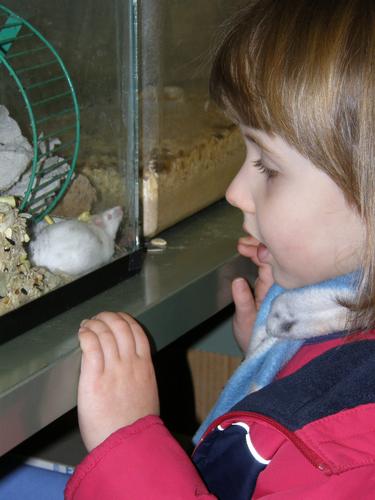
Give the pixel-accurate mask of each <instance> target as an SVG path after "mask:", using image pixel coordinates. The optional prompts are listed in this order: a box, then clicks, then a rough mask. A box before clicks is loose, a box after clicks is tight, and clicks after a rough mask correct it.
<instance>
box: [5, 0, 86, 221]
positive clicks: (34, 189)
mask: <svg viewBox="0 0 375 500" xmlns="http://www.w3.org/2000/svg"><path fill="white" fill-rule="evenodd" d="M1 65H2V66H3V67H4V69H6V70H7V71H8V73H9V74H10V75H11V77H12V79H13V80H14V82H15V83H16V85H17V87H18V90H19V92H20V94H21V97H22V100H23V103H24V105H25V106H26V110H27V121H28V126H29V130H28V134H29V139H30V141H31V143H32V146H33V158H32V165H31V175H30V180H29V182H28V186H27V188H26V189H25V193H24V195H23V198H22V200H21V203H20V211H21V212H27V213H29V214H30V215H31V216H32V217H33V219H34V220H36V221H39V220H41V219H42V218H43V217H44V216H46V215H47V214H48V213H49V212H50V211H51V210H53V208H54V207H55V206H56V204H57V203H58V202H59V200H60V199H61V198H62V197H63V196H64V194H65V192H66V190H67V188H68V187H69V184H70V182H71V180H72V175H73V172H74V170H75V167H76V163H77V157H78V152H79V143H80V113H79V106H78V101H77V96H76V93H75V90H74V87H73V84H72V81H71V78H70V76H69V74H68V71H67V69H66V67H65V65H64V63H63V61H62V59H61V57H60V56H59V54H58V53H57V52H56V50H55V49H54V47H53V46H52V45H51V44H50V43H49V42H48V41H47V40H46V38H45V37H44V36H43V35H42V34H41V33H39V32H38V31H37V30H36V29H35V28H34V27H33V26H32V25H31V24H30V23H29V22H28V21H26V20H25V19H23V18H22V17H20V16H18V15H17V14H15V13H14V12H12V11H11V10H9V9H8V8H7V7H5V6H3V5H1V4H0V66H1ZM1 104H6V103H1ZM56 143H57V145H56ZM51 144H53V145H52V146H51ZM0 168H1V166H0Z"/></svg>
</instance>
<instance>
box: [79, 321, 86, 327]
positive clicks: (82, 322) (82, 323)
mask: <svg viewBox="0 0 375 500" xmlns="http://www.w3.org/2000/svg"><path fill="white" fill-rule="evenodd" d="M87 322H88V319H83V320H82V321H81V323H80V325H79V326H84V325H85V323H87Z"/></svg>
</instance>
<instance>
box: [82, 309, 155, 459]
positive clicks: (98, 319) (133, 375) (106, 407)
mask: <svg viewBox="0 0 375 500" xmlns="http://www.w3.org/2000/svg"><path fill="white" fill-rule="evenodd" d="M79 341H80V345H81V349H82V362H81V375H80V379H79V384H78V419H79V426H80V430H81V435H82V439H83V442H84V444H85V446H86V448H87V449H88V450H89V451H91V450H92V449H93V448H95V447H96V446H97V445H98V444H100V443H101V442H102V441H104V440H105V439H106V438H107V437H108V436H109V435H110V434H112V433H113V432H115V431H116V430H118V429H120V428H121V427H124V426H126V425H130V424H131V423H133V422H135V421H136V420H138V419H139V418H141V417H144V416H146V415H150V414H152V415H158V414H159V398H158V390H157V384H156V378H155V372H154V367H153V364H152V359H151V353H150V345H149V342H148V339H147V336H146V334H145V332H144V331H143V329H142V327H141V326H140V325H139V324H138V323H137V322H136V321H135V320H134V319H133V318H132V317H131V316H129V315H128V314H124V313H113V312H102V313H100V314H98V315H97V316H95V317H94V318H92V319H90V320H86V321H84V322H82V324H81V328H80V329H79Z"/></svg>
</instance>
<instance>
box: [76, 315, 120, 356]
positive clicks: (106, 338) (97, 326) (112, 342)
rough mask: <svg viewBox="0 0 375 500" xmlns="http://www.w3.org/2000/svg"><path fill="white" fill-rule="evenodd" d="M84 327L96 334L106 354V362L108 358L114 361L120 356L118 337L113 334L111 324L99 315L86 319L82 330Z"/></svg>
mask: <svg viewBox="0 0 375 500" xmlns="http://www.w3.org/2000/svg"><path fill="white" fill-rule="evenodd" d="M82 327H83V328H84V329H86V330H88V331H90V332H92V333H93V334H95V335H96V337H97V339H98V341H99V343H100V347H101V349H102V351H103V354H104V363H105V362H106V359H107V360H108V361H110V360H113V361H114V360H118V359H119V358H120V352H119V349H118V344H117V341H116V338H115V337H114V336H113V333H112V331H111V329H110V328H109V326H108V325H107V324H106V323H105V322H104V321H101V319H100V318H99V317H98V316H96V317H95V318H92V319H89V320H86V321H85V322H84V323H83V324H82V325H81V328H80V331H81V330H82Z"/></svg>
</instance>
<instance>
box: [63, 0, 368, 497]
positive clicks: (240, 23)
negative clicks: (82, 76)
mask: <svg viewBox="0 0 375 500" xmlns="http://www.w3.org/2000/svg"><path fill="white" fill-rule="evenodd" d="M374 26H375V3H374V2H373V0H335V1H334V2H331V1H327V0H315V1H313V2H312V1H311V0H252V1H251V2H249V5H248V7H247V8H245V9H244V10H242V11H241V12H240V14H239V16H238V17H236V19H234V20H233V21H232V23H231V25H230V26H229V29H228V32H227V34H226V35H225V37H224V39H223V41H222V43H221V45H220V47H219V49H218V51H217V52H216V55H215V60H214V64H213V69H212V74H211V82H210V90H211V95H212V97H213V98H214V100H215V101H216V102H217V103H218V104H219V105H220V106H222V107H223V108H224V110H225V111H226V112H227V113H228V114H229V115H230V116H231V117H232V118H233V120H234V121H236V122H237V123H238V124H239V127H240V129H241V131H242V134H243V137H244V141H245V143H246V147H247V157H246V160H245V163H244V165H243V166H242V168H241V170H240V172H239V173H238V175H237V176H236V177H235V179H234V180H233V182H232V184H231V185H230V187H229V188H228V191H227V199H228V201H229V202H230V203H231V204H232V205H235V206H236V207H238V208H239V209H240V210H241V211H242V212H243V215H244V230H245V231H246V233H248V237H247V238H245V239H244V240H242V241H241V242H240V250H241V252H242V253H244V254H246V255H248V256H250V257H251V258H252V259H253V260H254V261H255V262H256V263H258V264H259V266H260V276H259V280H258V282H257V284H256V296H255V301H254V298H253V297H252V295H251V294H250V291H249V289H248V287H246V285H245V283H244V281H243V280H241V279H238V280H236V281H235V282H234V284H233V294H234V300H235V303H236V308H237V315H236V318H235V334H236V337H237V339H238V341H239V343H240V345H241V346H242V347H243V349H244V350H246V351H247V354H246V357H245V360H244V362H243V363H242V365H241V366H240V367H239V369H238V370H237V371H236V372H235V374H234V375H233V377H232V378H231V380H230V381H229V383H228V385H227V386H226V388H225V389H224V391H223V393H222V395H221V396H220V398H219V401H218V403H217V405H216V406H215V408H214V409H213V410H212V412H211V414H210V415H209V416H208V418H207V420H206V422H204V423H203V425H202V427H201V429H199V431H198V433H197V437H196V439H197V441H198V444H197V447H196V450H195V452H194V454H193V460H192V461H190V460H189V458H188V457H187V456H186V455H185V453H184V452H183V451H182V449H181V448H180V447H179V445H178V444H177V443H176V442H175V441H174V439H173V438H172V436H171V435H170V434H169V432H168V431H167V429H166V428H165V427H164V425H163V422H162V421H161V420H160V418H159V417H158V413H159V407H158V396H157V387H156V382H155V376H154V371H153V366H152V361H151V357H150V350H149V345H148V341H147V338H146V336H145V334H144V332H143V330H142V328H141V327H140V326H139V324H138V323H136V321H135V320H134V319H132V318H131V317H130V316H128V315H126V314H123V313H109V312H106V313H101V314H99V315H98V316H96V317H95V318H93V319H91V320H88V321H85V322H84V323H83V324H82V327H81V329H80V332H79V336H80V342H81V347H82V351H83V354H82V372H81V377H80V382H79V393H78V411H79V418H80V426H81V432H82V437H83V440H84V442H85V444H86V446H87V448H88V450H89V451H90V454H89V455H88V457H87V458H86V459H85V460H84V461H83V463H82V464H81V465H80V466H78V468H77V469H76V472H75V474H74V476H73V478H72V479H71V480H70V482H69V484H68V487H67V489H66V498H67V499H75V500H81V499H89V500H94V499H100V500H104V499H105V500H106V499H134V500H135V499H136V500H143V499H155V500H157V499H163V500H167V499H171V500H172V499H173V500H177V499H186V500H187V499H194V498H199V499H201V500H204V499H214V498H218V499H220V500H226V499H228V500H237V499H248V498H253V499H271V498H272V499H273V500H276V499H277V500H281V499H288V500H290V499H302V498H303V499H309V500H311V499H316V500H318V499H319V500H321V499H331V498H333V499H334V498H340V499H344V498H360V499H361V500H363V499H370V498H374V492H375V430H374V422H375V370H374V366H375V342H374V339H375V337H374V331H372V330H371V329H372V328H373V327H374V323H375V321H374V315H375V307H374V301H375V287H374V284H375V277H374V273H375V252H374V227H375V168H374V161H375V160H374V159H375V29H374ZM272 282H274V284H272ZM271 285H272V286H271ZM257 308H259V311H258V314H257V317H256V321H255V323H254V316H255V310H256V309H257Z"/></svg>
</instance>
